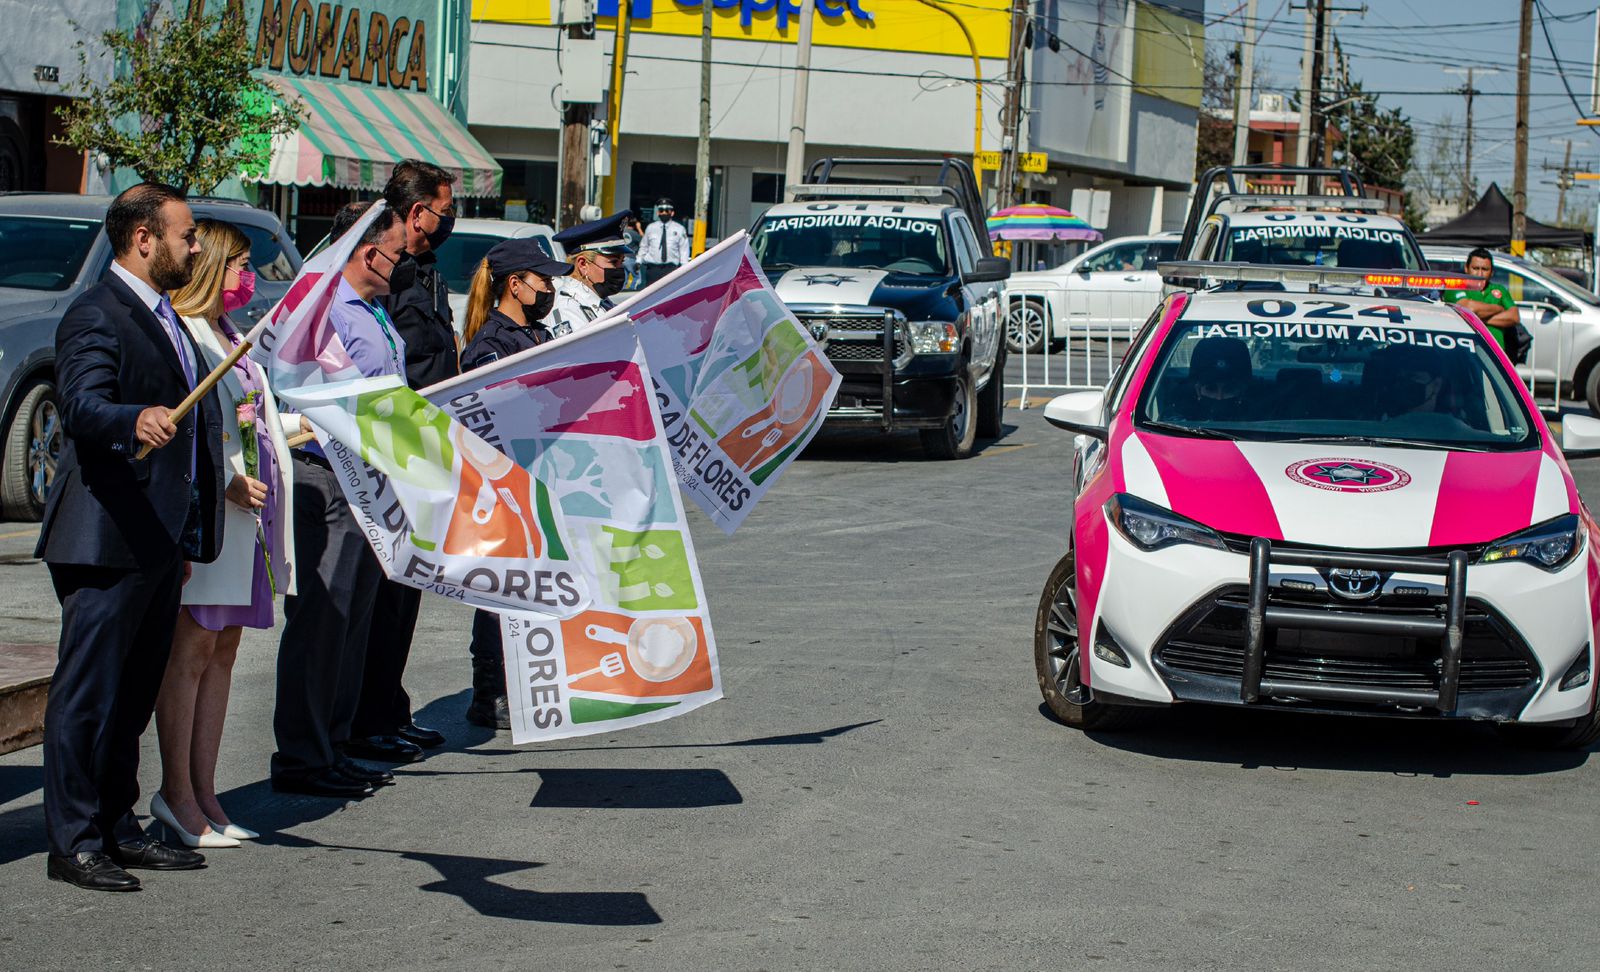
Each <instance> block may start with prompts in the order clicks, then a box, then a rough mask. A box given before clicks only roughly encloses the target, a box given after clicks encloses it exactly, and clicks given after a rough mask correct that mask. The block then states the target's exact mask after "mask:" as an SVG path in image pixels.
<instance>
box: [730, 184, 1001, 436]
mask: <svg viewBox="0 0 1600 972" xmlns="http://www.w3.org/2000/svg"><path fill="white" fill-rule="evenodd" d="M814 171H815V170H814ZM793 195H794V197H795V201H793V202H789V203H782V204H779V205H777V206H774V207H772V208H771V209H769V210H767V212H766V214H765V215H764V216H763V217H762V218H761V220H760V221H759V222H758V223H757V224H756V225H755V227H754V229H753V231H752V233H751V245H752V246H753V248H754V249H755V253H756V256H757V258H758V259H759V260H760V261H761V267H762V269H763V270H765V271H766V272H767V275H768V276H769V278H770V279H771V280H772V282H773V285H774V287H775V288H776V289H777V292H778V296H779V297H780V298H782V299H783V301H784V302H785V303H786V304H788V305H789V307H790V309H791V310H792V311H794V313H795V316H796V317H797V318H799V319H800V321H801V322H802V323H803V324H805V325H806V326H807V327H808V328H809V329H810V331H811V334H812V336H813V337H815V338H816V339H817V341H818V342H819V343H821V344H822V345H823V348H824V350H825V352H826V353H827V355H828V357H829V359H830V360H831V361H832V362H833V365H834V367H836V368H837V369H838V370H839V372H840V374H841V375H842V376H843V381H842V383H841V384H840V386H839V392H838V396H837V398H836V399H835V400H834V403H833V407H832V408H830V409H829V411H828V418H827V422H828V425H829V426H831V427H834V428H841V427H855V428H875V429H882V430H883V431H892V430H896V429H918V430H919V431H920V433H921V436H922V444H923V449H924V450H925V451H926V452H927V454H928V455H929V456H930V457H932V458H936V459H962V458H965V457H967V456H969V455H971V454H972V450H973V445H974V443H975V441H976V439H977V437H978V436H980V435H981V436H984V437H986V438H995V437H998V436H999V435H1000V431H1001V429H1000V419H1001V413H1002V411H1003V409H1004V395H1003V388H1004V384H1005V375H1004V370H1005V351H1004V348H1003V347H1002V346H1001V340H1000V338H1001V333H1000V332H1001V317H1002V308H1001V306H1000V287H1001V284H1002V283H1003V282H1004V280H1005V278H1006V277H1007V276H1008V275H1009V273H1010V264H1009V262H1008V261H1007V260H1005V259H1004V258H1000V257H994V256H992V255H991V251H990V249H989V245H988V240H987V238H983V239H980V238H979V237H978V235H977V230H976V229H975V228H974V225H973V216H972V215H971V214H970V213H969V212H968V211H967V207H964V206H963V205H962V203H963V200H962V198H961V196H960V194H959V193H957V192H954V191H952V190H950V189H948V188H946V187H944V186H905V185H882V186H872V185H833V184H804V185H800V186H796V187H794V189H793ZM980 215H981V213H980Z"/></svg>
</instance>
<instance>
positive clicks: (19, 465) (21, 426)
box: [0, 381, 61, 520]
mask: <svg viewBox="0 0 1600 972" xmlns="http://www.w3.org/2000/svg"><path fill="white" fill-rule="evenodd" d="M60 457H61V413H60V412H59V411H57V409H56V386H55V385H53V384H51V383H50V382H48V381H41V382H39V383H38V384H36V385H34V386H33V387H31V388H29V389H28V390H27V392H26V393H25V394H24V395H23V396H22V400H21V401H20V402H19V403H18V404H17V412H16V415H14V416H13V417H12V419H11V425H10V427H9V428H7V429H6V441H5V459H4V467H3V468H0V512H3V513H4V515H5V518H6V519H8V520H37V519H39V518H41V517H42V516H44V505H45V500H46V499H48V498H49V494H50V484H51V483H52V482H53V481H54V480H55V478H56V462H57V461H58V460H59V459H60Z"/></svg>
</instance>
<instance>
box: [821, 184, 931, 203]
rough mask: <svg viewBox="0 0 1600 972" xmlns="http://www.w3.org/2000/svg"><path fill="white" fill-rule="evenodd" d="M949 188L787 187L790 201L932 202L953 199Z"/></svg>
mask: <svg viewBox="0 0 1600 972" xmlns="http://www.w3.org/2000/svg"><path fill="white" fill-rule="evenodd" d="M954 195H955V190H954V189H951V188H950V187H949V186H899V185H884V186H861V185H850V184H848V183H832V182H823V183H817V182H804V183H800V184H799V185H794V186H790V187H789V197H790V199H792V200H801V199H915V200H918V201H921V202H934V201H937V200H940V199H944V198H948V197H953V196H954Z"/></svg>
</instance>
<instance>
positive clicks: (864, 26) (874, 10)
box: [472, 0, 1011, 77]
mask: <svg viewBox="0 0 1600 972" xmlns="http://www.w3.org/2000/svg"><path fill="white" fill-rule="evenodd" d="M618 2H619V0H601V2H600V3H599V4H598V6H597V8H596V12H597V14H598V16H597V17H596V19H595V26H596V27H598V28H599V29H601V30H615V29H616V23H617V21H616V16H615V14H616V11H617V9H618V8H617V4H618ZM799 7H800V5H799V2H798V0H713V8H714V10H715V13H714V16H713V17H712V36H713V37H715V38H717V39H721V40H744V41H757V42H762V43H779V44H792V43H794V42H795V41H796V39H798V36H799V26H798V23H797V21H798V18H799ZM632 9H633V12H634V16H633V19H632V27H631V29H632V30H634V31H641V32H643V33H647V34H669V35H676V36H679V37H699V36H700V17H701V14H700V4H699V3H698V2H696V3H692V4H691V3H684V2H681V0H633V5H632ZM1010 9H1011V8H1010V3H1009V0H960V3H957V4H947V5H945V6H944V7H943V10H945V11H948V13H945V12H941V10H935V9H934V8H932V7H929V6H927V5H926V4H923V3H920V2H918V0H818V3H817V17H816V20H815V21H814V22H813V30H812V35H811V42H812V43H813V44H816V45H818V46H819V47H851V48H857V49H861V50H876V51H910V52H914V53H923V54H946V55H951V56H955V57H970V56H971V48H970V47H968V46H967V41H966V38H965V37H963V36H962V34H961V29H960V28H959V27H957V26H956V22H955V20H953V19H952V18H951V16H950V14H954V15H955V16H957V17H959V18H961V20H963V21H964V22H965V23H966V25H967V29H968V30H970V31H972V36H973V41H974V42H975V43H976V44H977V48H978V55H979V56H980V57H985V58H997V59H1003V58H1004V57H1005V56H1006V48H1007V45H1008V42H1009V38H1010V32H1011V20H1010V17H1011V14H1010ZM472 19H473V20H485V21H491V22H497V23H507V24H531V25H536V26H548V25H549V23H550V2H549V0H472ZM862 70H866V71H870V70H873V68H872V66H871V65H862ZM952 73H955V72H952ZM967 73H970V68H969V69H968V70H967V71H966V72H963V73H962V74H961V76H963V77H964V76H965V75H966V74H967Z"/></svg>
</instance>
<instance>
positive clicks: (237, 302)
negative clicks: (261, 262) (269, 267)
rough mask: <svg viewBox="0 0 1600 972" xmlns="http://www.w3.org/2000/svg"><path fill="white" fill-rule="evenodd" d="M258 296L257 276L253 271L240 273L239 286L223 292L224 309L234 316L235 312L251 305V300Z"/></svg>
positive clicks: (241, 271)
mask: <svg viewBox="0 0 1600 972" xmlns="http://www.w3.org/2000/svg"><path fill="white" fill-rule="evenodd" d="M255 294H256V275H255V271H253V270H240V271H239V286H237V287H235V288H233V289H232V290H224V291H223V292H222V309H223V311H224V312H226V313H229V314H232V313H233V312H234V311H236V310H238V309H239V308H241V307H243V306H244V305H246V304H248V303H250V298H251V297H254V296H255Z"/></svg>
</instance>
